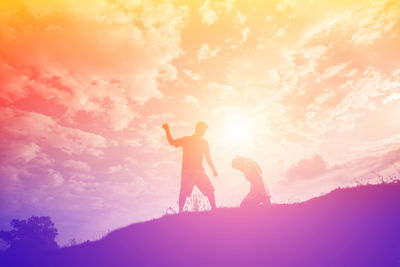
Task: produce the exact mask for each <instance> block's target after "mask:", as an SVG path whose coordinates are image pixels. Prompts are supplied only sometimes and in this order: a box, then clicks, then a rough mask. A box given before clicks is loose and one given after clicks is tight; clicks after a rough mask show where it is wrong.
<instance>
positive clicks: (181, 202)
mask: <svg viewBox="0 0 400 267" xmlns="http://www.w3.org/2000/svg"><path fill="white" fill-rule="evenodd" d="M186 198H187V196H186V194H184V193H183V192H182V190H181V193H180V194H179V213H181V212H182V211H183V207H184V206H185V202H186Z"/></svg>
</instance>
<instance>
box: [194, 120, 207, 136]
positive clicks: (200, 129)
mask: <svg viewBox="0 0 400 267" xmlns="http://www.w3.org/2000/svg"><path fill="white" fill-rule="evenodd" d="M207 128H208V125H207V124H206V123H205V122H202V121H200V122H198V123H197V124H196V129H195V131H194V134H195V135H198V136H204V134H205V133H206V131H207Z"/></svg>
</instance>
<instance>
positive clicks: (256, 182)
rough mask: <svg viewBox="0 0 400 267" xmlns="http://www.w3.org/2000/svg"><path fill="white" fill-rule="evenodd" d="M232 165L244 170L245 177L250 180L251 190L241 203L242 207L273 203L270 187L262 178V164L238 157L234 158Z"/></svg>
mask: <svg viewBox="0 0 400 267" xmlns="http://www.w3.org/2000/svg"><path fill="white" fill-rule="evenodd" d="M232 167H233V168H234V169H236V170H239V171H241V172H243V174H244V177H245V178H246V179H247V180H248V181H249V182H250V192H249V193H248V194H247V196H246V197H245V198H244V199H243V201H242V203H240V207H242V208H243V207H244V208H245V207H256V206H258V205H267V204H271V202H270V198H271V195H270V193H269V190H268V188H267V187H266V186H265V184H264V181H263V179H262V171H261V168H260V166H259V165H258V164H257V162H255V161H254V160H251V159H247V158H243V157H239V156H238V157H236V158H235V159H234V160H232Z"/></svg>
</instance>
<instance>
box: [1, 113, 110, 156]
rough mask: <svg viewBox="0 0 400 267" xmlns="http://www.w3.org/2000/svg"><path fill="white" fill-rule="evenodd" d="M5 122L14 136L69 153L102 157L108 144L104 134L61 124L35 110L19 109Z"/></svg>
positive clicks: (9, 132) (4, 126) (6, 130)
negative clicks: (42, 143) (25, 110)
mask: <svg viewBox="0 0 400 267" xmlns="http://www.w3.org/2000/svg"><path fill="white" fill-rule="evenodd" d="M3 123H4V124H5V125H4V124H3V129H4V130H5V132H6V133H8V134H11V135H12V136H14V137H17V136H19V137H20V138H25V139H26V140H34V141H36V142H39V141H40V142H44V143H45V144H46V145H48V146H50V147H53V148H57V149H59V150H61V151H63V152H64V153H66V154H69V155H73V154H75V155H80V154H89V155H92V156H95V157H100V156H102V155H103V151H102V149H103V148H105V147H106V146H107V142H106V139H105V138H104V137H103V136H100V135H96V134H93V133H88V132H85V131H82V130H80V129H76V128H69V127H65V126H61V125H59V124H58V123H57V122H56V121H54V120H53V119H52V118H51V117H49V116H46V115H43V114H39V113H35V112H23V111H19V112H18V113H17V114H16V115H15V116H14V117H12V118H9V119H7V120H5V121H3Z"/></svg>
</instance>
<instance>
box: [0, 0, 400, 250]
mask: <svg viewBox="0 0 400 267" xmlns="http://www.w3.org/2000/svg"><path fill="white" fill-rule="evenodd" d="M0 9H1V12H0V82H1V91H0V105H1V107H0V108H1V109H0V121H1V123H0V126H1V129H0V131H1V132H0V135H1V140H0V141H1V142H0V146H1V149H0V151H1V152H0V153H1V155H0V157H1V165H0V218H1V220H0V226H1V227H5V225H7V224H8V222H9V220H10V218H16V217H27V216H30V215H32V214H35V215H40V214H43V215H50V216H51V217H52V218H53V219H54V220H55V222H56V224H57V225H58V226H59V230H60V232H61V237H60V238H61V239H60V240H61V242H65V241H66V240H68V239H69V238H72V237H73V236H76V237H80V236H82V238H86V239H88V238H96V237H97V236H96V235H97V234H98V233H104V232H106V231H107V229H113V228H115V227H118V226H121V225H125V224H128V223H131V222H133V221H138V220H143V219H147V218H153V217H155V216H160V215H161V214H163V212H164V211H165V210H166V208H167V207H170V206H172V207H175V206H177V205H176V201H177V194H178V190H179V171H180V157H181V155H180V153H181V152H180V151H179V150H176V149H173V148H172V147H170V146H168V145H167V142H166V140H165V137H164V135H163V134H164V133H163V131H162V129H161V127H160V126H161V124H162V123H164V122H168V123H170V125H171V131H172V135H173V136H174V137H180V136H183V135H190V134H192V132H193V128H194V125H195V124H196V122H197V121H199V120H203V121H206V122H207V124H209V126H210V128H209V131H208V133H207V135H206V139H207V140H208V142H209V144H210V148H211V153H212V156H213V158H214V161H215V165H216V168H217V170H218V172H219V176H218V177H217V178H215V179H212V182H213V183H214V185H215V188H216V198H217V204H218V205H219V206H235V205H238V203H240V200H241V199H242V198H243V196H244V195H245V194H246V191H247V190H248V186H249V185H248V184H247V182H246V181H245V180H244V179H243V177H241V175H240V173H238V172H235V171H234V170H233V169H232V168H231V167H230V161H231V160H232V159H233V157H234V156H235V155H238V154H239V155H243V156H247V157H250V158H253V159H255V160H256V161H258V162H259V164H260V166H261V167H262V169H263V171H264V173H265V175H264V176H265V180H266V183H267V184H268V186H269V187H270V191H271V193H272V198H273V201H275V202H292V201H299V200H304V199H308V198H310V197H313V196H316V195H319V194H321V193H324V192H328V191H330V190H332V189H334V188H337V187H339V186H349V185H354V184H355V183H356V182H357V181H358V182H360V181H361V182H366V181H367V180H368V179H372V180H371V181H374V179H375V178H376V177H377V176H378V175H379V174H381V175H384V176H385V177H389V176H391V175H398V171H397V169H399V170H400V162H399V159H400V146H399V141H400V135H399V132H400V131H399V130H400V123H399V117H400V105H399V104H400V102H399V101H400V63H399V62H400V49H399V47H400V35H399V34H400V3H398V2H397V1H362V0H359V1H333V0H331V1H329V0H328V1H312V0H308V1H296V0H281V1H251V0H249V1H244V0H243V1H234V0H226V1H140V0H132V1H120V0H109V1H106V0H96V1H94V0H88V1H77V0H68V1H67V0H65V1H61V0H60V1H50V0H49V1H44V0H43V1H39V0H36V1H33V0H29V1H28V0H26V1H22V0H13V1H2V3H1V4H0ZM77 225H79V227H78V226H77ZM89 228H90V230H88V229H89ZM73 229H78V230H73Z"/></svg>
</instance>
